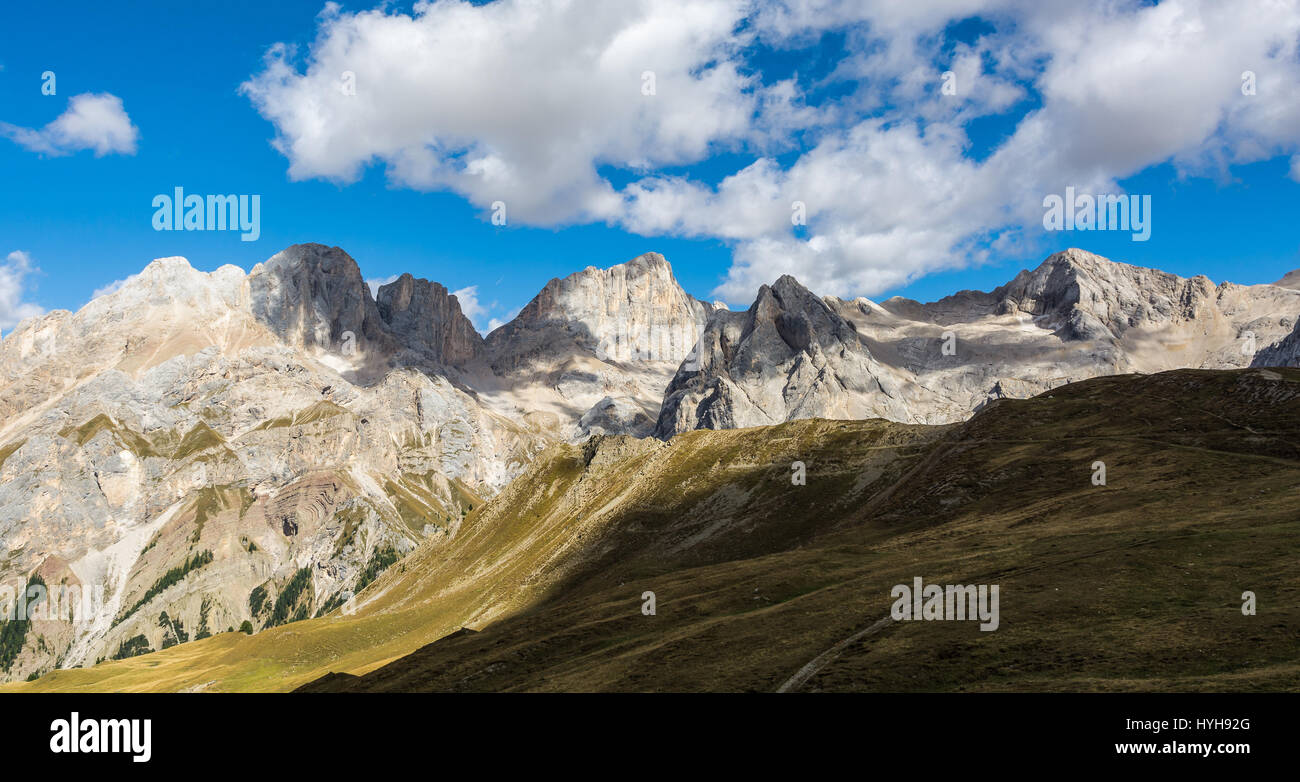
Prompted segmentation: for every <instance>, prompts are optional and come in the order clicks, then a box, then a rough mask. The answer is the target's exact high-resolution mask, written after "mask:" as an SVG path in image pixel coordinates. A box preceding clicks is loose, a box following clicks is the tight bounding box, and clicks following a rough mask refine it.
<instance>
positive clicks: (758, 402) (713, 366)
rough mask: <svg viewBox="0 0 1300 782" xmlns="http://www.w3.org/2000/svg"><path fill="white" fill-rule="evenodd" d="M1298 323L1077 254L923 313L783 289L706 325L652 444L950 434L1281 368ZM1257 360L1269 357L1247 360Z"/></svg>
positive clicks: (1296, 308)
mask: <svg viewBox="0 0 1300 782" xmlns="http://www.w3.org/2000/svg"><path fill="white" fill-rule="evenodd" d="M1297 316H1300V291H1297V290H1293V289H1288V288H1286V287H1282V286H1277V285H1252V286H1243V285H1236V284H1233V283H1221V284H1219V285H1215V284H1214V283H1212V282H1211V281H1210V280H1209V279H1207V278H1205V277H1203V276H1201V277H1193V278H1190V279H1185V278H1182V277H1178V276H1177V275H1173V274H1168V273H1166V272H1162V271H1158V270H1155V269H1144V268H1141V267H1137V266H1131V265H1128V264H1122V263H1115V262H1112V261H1109V260H1107V259H1105V258H1102V257H1100V256H1097V255H1094V254H1092V253H1088V252H1084V251H1082V250H1076V249H1071V250H1066V251H1064V252H1060V253H1056V254H1054V255H1052V256H1051V257H1049V258H1048V259H1047V260H1045V261H1044V262H1043V263H1042V264H1041V265H1040V266H1039V267H1038V268H1036V269H1034V270H1032V271H1022V272H1020V273H1019V274H1018V275H1016V277H1015V278H1014V279H1013V280H1011V281H1010V282H1009V283H1007V284H1006V285H1003V286H1001V287H999V288H996V289H995V290H993V291H990V292H979V291H962V292H960V293H957V294H955V295H953V296H948V297H946V298H943V299H940V300H939V301H936V302H932V303H928V304H922V303H920V302H916V301H912V300H910V299H903V298H897V297H896V298H892V299H888V300H886V301H883V302H880V303H876V302H872V301H870V300H868V299H865V298H860V299H855V300H853V301H843V300H840V299H835V298H826V299H818V298H816V297H815V296H813V295H811V294H810V293H809V292H808V291H806V290H805V289H803V287H802V286H800V285H799V284H798V283H797V282H795V281H794V280H793V279H792V278H789V277H785V278H782V279H781V280H779V281H778V282H777V283H776V285H774V286H772V287H771V288H768V287H764V288H763V289H762V290H760V291H759V294H758V298H757V299H756V300H755V302H754V305H753V306H752V307H750V309H749V311H748V312H747V313H743V314H741V313H736V314H723V315H720V316H719V317H718V318H716V319H715V320H714V322H713V323H711V324H710V327H709V328H708V329H707V330H706V332H705V337H704V339H703V342H702V345H701V361H700V362H699V366H698V367H683V368H682V369H681V370H679V371H678V372H677V373H676V375H675V376H674V378H673V381H672V384H671V385H670V386H669V388H668V391H667V394H666V395H665V399H664V404H663V408H662V410H661V412H660V415H659V420H658V421H657V423H656V427H655V433H656V435H658V436H659V437H671V436H672V435H673V434H675V433H677V432H682V431H686V430H689V429H697V428H711V429H716V428H729V427H733V426H753V425H757V424H768V423H780V422H782V421H787V420H792V419H796V418H806V417H828V418H859V417H865V416H879V417H882V418H888V419H890V420H893V421H900V422H907V423H950V422H954V421H960V420H963V419H964V418H966V417H967V416H969V415H970V414H971V413H972V412H973V411H975V410H978V409H980V408H981V407H982V406H984V405H985V404H987V403H988V402H989V401H991V400H994V399H1000V398H1005V397H1027V396H1032V395H1034V394H1037V393H1041V392H1043V391H1046V390H1048V389H1051V388H1054V387H1056V386H1059V385H1062V384H1065V383H1069V382H1073V381H1076V380H1081V379H1085V378H1089V377H1096V376H1098V375H1112V374H1121V373H1130V372H1143V373H1151V372H1159V371H1164V370H1169V369H1178V368H1218V369H1228V368H1236V367H1244V366H1249V365H1251V364H1252V362H1258V361H1261V360H1263V361H1280V362H1286V361H1288V360H1294V356H1295V352H1294V351H1295V347H1294V345H1295V338H1291V341H1290V342H1283V338H1284V337H1286V335H1288V334H1291V333H1292V330H1293V328H1294V327H1295V325H1296V322H1297ZM1265 346H1272V347H1268V348H1265ZM1261 348H1265V349H1266V350H1268V351H1270V352H1268V353H1267V354H1261V357H1260V358H1257V357H1256V354H1257V353H1260V349H1261ZM1288 357H1290V358H1288Z"/></svg>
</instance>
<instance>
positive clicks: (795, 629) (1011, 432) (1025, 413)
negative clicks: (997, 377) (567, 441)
mask: <svg viewBox="0 0 1300 782" xmlns="http://www.w3.org/2000/svg"><path fill="white" fill-rule="evenodd" d="M926 433H929V436H928V437H927V434H926ZM935 436H938V437H939V439H938V440H937V441H935V440H933V439H932V438H933V437H935ZM1298 436H1300V371H1298V370H1294V369H1280V370H1239V371H1225V372H1216V371H1195V370H1184V371H1176V372H1169V373H1163V374H1160V375H1152V376H1119V377H1106V378H1097V379H1093V380H1089V381H1086V382H1082V383H1078V384H1074V385H1071V386H1066V387H1063V388H1060V389H1056V390H1054V391H1053V392H1051V393H1049V394H1045V395H1042V396H1039V397H1036V398H1034V399H1029V400H1023V401H1000V402H996V403H994V404H992V405H990V406H989V407H988V408H986V409H985V410H984V411H982V412H981V413H980V414H978V415H977V416H975V417H974V418H973V419H972V420H971V421H969V422H967V423H965V424H962V425H960V426H957V427H950V428H945V429H941V430H937V431H936V430H929V429H925V428H923V427H911V428H907V427H898V426H897V425H890V424H884V423H882V422H843V423H841V422H826V421H811V422H798V423H794V424H785V425H782V426H777V427H770V428H762V429H754V430H741V431H736V432H691V433H688V434H686V435H682V436H679V437H677V438H674V439H673V440H672V441H671V443H670V444H669V445H666V446H660V451H662V452H660V451H655V452H652V453H650V454H649V455H647V450H646V449H647V448H649V446H645V445H638V446H636V447H632V446H631V445H628V446H626V447H627V448H629V449H630V450H631V451H632V452H631V453H630V454H626V455H625V454H621V453H619V449H618V448H610V447H608V446H609V444H608V443H606V444H599V445H597V446H593V447H592V448H591V450H590V451H589V452H588V453H587V454H585V455H584V459H583V462H584V463H583V464H582V465H581V466H580V467H581V469H582V470H583V474H582V477H581V479H580V480H578V481H577V482H576V483H575V482H573V481H569V482H567V483H564V489H563V491H564V492H565V495H566V497H565V501H566V502H571V503H572V504H571V505H570V506H569V507H572V508H578V509H585V510H587V511H589V512H591V513H593V514H598V515H602V518H605V519H606V521H605V523H603V524H602V525H601V526H600V527H599V528H594V529H593V528H588V532H590V536H589V537H588V539H586V540H580V541H575V540H570V541H566V545H571V546H576V547H578V548H577V550H579V551H581V554H574V553H570V554H568V555H567V559H565V562H566V563H567V564H566V568H567V569H566V576H565V578H563V579H558V580H556V581H555V582H554V584H553V586H552V587H551V588H550V589H549V590H548V591H547V593H546V594H545V595H544V596H543V597H542V598H541V599H540V600H538V601H537V602H535V603H533V604H532V605H531V606H529V607H527V608H526V609H524V610H522V611H520V612H517V613H514V614H512V615H508V616H505V617H504V618H502V619H500V620H499V621H496V622H495V623H490V624H486V625H485V626H483V627H479V628H478V629H479V630H481V632H479V633H476V634H473V635H462V636H459V637H456V638H447V639H444V640H442V641H440V642H438V643H435V644H431V645H428V646H425V647H424V648H422V649H420V650H418V651H416V652H414V653H413V654H410V655H408V656H406V657H403V658H401V659H399V660H396V661H395V662H392V663H390V664H388V665H386V666H384V667H382V668H379V669H377V670H375V671H372V672H370V673H368V674H366V675H364V676H361V677H359V678H357V679H348V680H342V679H335V680H334V681H332V682H330V683H329V684H330V687H329V688H330V689H334V690H346V691H389V690H423V691H453V690H765V691H771V690H776V689H778V688H779V687H781V686H782V685H783V684H784V683H786V682H789V681H791V677H793V676H795V674H796V672H798V671H800V670H801V669H804V668H805V666H807V665H809V663H810V662H812V661H814V660H819V657H820V658H821V659H820V660H819V662H818V664H817V665H816V666H814V669H813V670H811V672H809V670H807V669H805V674H806V675H805V676H803V677H801V678H800V679H799V680H798V681H797V687H795V688H796V689H804V690H962V689H993V690H1106V689H1117V690H1118V689H1127V690H1133V689H1136V690H1247V689H1296V688H1297V687H1300V661H1297V660H1296V658H1295V654H1294V650H1295V637H1296V632H1297V628H1300V558H1297V556H1296V555H1297V553H1300V448H1297V443H1300V437H1298ZM722 438H737V441H736V443H734V444H732V447H729V448H728V447H723V446H722V445H720V442H722V441H723V440H722ZM742 438H747V439H742ZM890 438H896V439H895V440H894V441H893V442H890V441H889V439H890ZM616 442H622V441H616ZM633 442H634V441H633ZM881 454H888V455H889V458H885V459H882V458H880V455H881ZM793 458H799V460H801V461H803V462H805V464H806V466H807V470H808V483H807V485H806V486H795V485H791V482H790V479H789V475H790V471H789V462H790V461H791V460H792V459H793ZM1098 461H1100V462H1104V463H1105V469H1106V478H1107V482H1106V485H1104V486H1098V485H1094V483H1093V481H1092V476H1093V475H1094V473H1095V471H1096V470H1095V467H1094V464H1095V463H1096V462H1098ZM533 480H535V481H537V482H538V489H539V490H542V489H541V487H542V486H544V485H545V483H546V478H545V470H544V469H542V470H539V471H537V472H536V473H534V475H533ZM584 481H589V482H593V483H596V484H601V485H607V484H608V483H609V482H611V481H612V482H618V484H619V485H625V486H627V490H626V495H627V496H625V497H623V498H622V499H618V500H615V501H611V500H609V496H608V494H607V493H601V494H600V495H599V506H598V507H591V506H587V505H584V504H583V502H582V499H581V497H577V496H575V493H576V492H579V491H580V490H581V485H582V483H583V482H584ZM493 523H500V524H510V523H515V524H527V523H528V521H527V520H526V519H516V520H514V521H513V522H511V521H509V520H507V519H505V518H504V517H502V518H498V519H497V520H496V521H495V522H493ZM500 556H505V555H504V554H502V555H500ZM917 576H920V577H922V578H923V579H924V580H925V581H926V582H927V583H938V584H952V583H963V584H969V583H975V584H980V583H983V584H998V585H999V587H1000V592H1001V601H1000V608H1001V616H1000V627H999V629H998V630H996V631H994V632H980V631H979V630H978V629H977V627H976V625H975V623H971V622H906V623H895V622H887V623H885V624H884V625H882V626H880V627H879V628H877V629H876V630H874V631H872V632H869V633H866V632H864V630H867V629H868V628H871V627H872V625H874V624H876V623H877V622H879V621H880V620H881V619H882V618H884V617H887V616H888V614H889V608H890V605H891V603H892V602H893V600H892V598H891V596H890V589H891V587H892V586H893V585H895V584H910V583H911V582H912V579H913V578H914V577H917ZM1247 590H1249V591H1252V592H1254V593H1255V595H1256V597H1257V600H1258V608H1257V614H1256V615H1254V616H1245V615H1243V613H1242V611H1241V604H1242V593H1243V592H1245V591H1247ZM646 591H653V592H654V593H655V597H656V613H655V615H653V616H648V615H645V614H643V613H642V607H643V600H642V595H643V593H644V592H646ZM828 650H834V653H833V654H830V655H825V653H826V652H828Z"/></svg>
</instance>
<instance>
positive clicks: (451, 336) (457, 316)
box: [377, 274, 484, 366]
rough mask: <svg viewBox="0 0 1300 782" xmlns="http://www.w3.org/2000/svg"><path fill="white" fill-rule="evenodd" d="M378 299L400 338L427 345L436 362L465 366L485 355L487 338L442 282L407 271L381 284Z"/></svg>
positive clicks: (380, 311) (382, 311) (414, 344)
mask: <svg viewBox="0 0 1300 782" xmlns="http://www.w3.org/2000/svg"><path fill="white" fill-rule="evenodd" d="M377 303H378V307H379V314H380V317H382V318H383V319H384V322H385V323H386V324H387V325H388V327H389V328H390V329H392V330H393V331H394V332H395V333H396V334H397V335H398V338H399V339H400V340H401V341H402V342H403V343H404V344H406V345H413V346H417V347H420V348H423V349H426V350H427V351H428V353H429V355H430V357H431V358H432V360H434V361H435V362H438V363H440V364H445V365H447V366H462V365H464V364H467V363H469V362H471V361H473V360H474V359H477V358H480V357H482V355H483V352H484V348H483V338H482V337H480V336H479V333H478V332H477V331H476V330H475V329H474V325H473V324H472V323H470V322H469V318H467V317H465V315H464V313H462V312H461V310H460V302H459V301H458V300H457V299H456V297H455V296H453V295H451V294H450V293H448V292H447V289H446V288H445V287H443V286H442V285H439V284H438V283H436V282H430V281H428V280H424V279H416V278H414V277H412V276H411V275H409V274H403V275H402V276H401V277H398V278H397V279H396V280H394V281H393V282H391V283H389V284H387V285H383V286H381V287H380V288H379V296H378V302H377Z"/></svg>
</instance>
